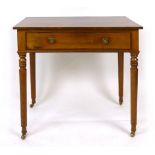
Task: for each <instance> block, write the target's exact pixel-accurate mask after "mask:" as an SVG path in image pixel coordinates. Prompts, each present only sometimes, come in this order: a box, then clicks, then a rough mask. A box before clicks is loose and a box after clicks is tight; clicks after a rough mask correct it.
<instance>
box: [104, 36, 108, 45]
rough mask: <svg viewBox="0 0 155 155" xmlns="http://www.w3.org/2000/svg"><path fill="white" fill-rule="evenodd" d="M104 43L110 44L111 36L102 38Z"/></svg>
mask: <svg viewBox="0 0 155 155" xmlns="http://www.w3.org/2000/svg"><path fill="white" fill-rule="evenodd" d="M102 43H103V44H104V45H108V44H109V38H107V37H104V38H102Z"/></svg>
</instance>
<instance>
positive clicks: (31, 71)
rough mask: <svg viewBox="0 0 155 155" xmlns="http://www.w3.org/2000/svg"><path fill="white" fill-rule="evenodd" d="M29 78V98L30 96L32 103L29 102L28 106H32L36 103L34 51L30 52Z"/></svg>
mask: <svg viewBox="0 0 155 155" xmlns="http://www.w3.org/2000/svg"><path fill="white" fill-rule="evenodd" d="M30 79H31V98H32V103H31V104H30V107H31V108H32V107H33V106H34V104H35V103H36V73H35V53H30Z"/></svg>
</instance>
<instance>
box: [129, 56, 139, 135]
mask: <svg viewBox="0 0 155 155" xmlns="http://www.w3.org/2000/svg"><path fill="white" fill-rule="evenodd" d="M137 89H138V54H137V53H131V134H130V136H131V137H134V136H135V132H136V124H137Z"/></svg>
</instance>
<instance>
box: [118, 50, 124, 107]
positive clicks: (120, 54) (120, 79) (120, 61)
mask: <svg viewBox="0 0 155 155" xmlns="http://www.w3.org/2000/svg"><path fill="white" fill-rule="evenodd" d="M123 69H124V53H123V52H118V85H119V104H120V105H122V103H123Z"/></svg>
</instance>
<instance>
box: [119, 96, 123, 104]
mask: <svg viewBox="0 0 155 155" xmlns="http://www.w3.org/2000/svg"><path fill="white" fill-rule="evenodd" d="M122 104H123V98H122V97H120V98H119V105H122Z"/></svg>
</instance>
